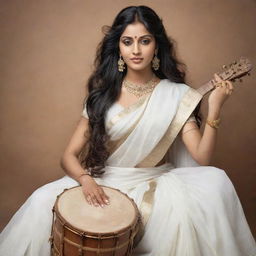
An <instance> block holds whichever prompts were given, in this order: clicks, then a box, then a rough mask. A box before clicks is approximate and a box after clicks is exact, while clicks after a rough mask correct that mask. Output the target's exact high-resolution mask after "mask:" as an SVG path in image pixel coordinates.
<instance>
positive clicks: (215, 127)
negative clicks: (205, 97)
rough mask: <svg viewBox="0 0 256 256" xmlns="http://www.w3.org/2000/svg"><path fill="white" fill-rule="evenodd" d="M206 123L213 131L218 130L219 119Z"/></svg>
mask: <svg viewBox="0 0 256 256" xmlns="http://www.w3.org/2000/svg"><path fill="white" fill-rule="evenodd" d="M206 123H207V124H208V125H210V126H211V127H212V128H214V129H218V128H219V124H220V118H219V119H215V120H212V121H210V120H206Z"/></svg>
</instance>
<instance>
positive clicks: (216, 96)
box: [208, 74, 234, 111]
mask: <svg viewBox="0 0 256 256" xmlns="http://www.w3.org/2000/svg"><path fill="white" fill-rule="evenodd" d="M214 78H215V81H216V82H217V84H216V88H215V89H214V90H213V91H212V92H211V94H210V96H209V98H208V103H209V110H213V111H220V109H221V107H222V105H223V103H224V102H225V101H226V100H227V98H228V97H229V96H230V95H231V93H232V91H233V90H234V87H233V85H232V83H231V82H230V81H229V80H227V81H224V80H222V79H221V78H220V77H219V76H218V75H217V74H214Z"/></svg>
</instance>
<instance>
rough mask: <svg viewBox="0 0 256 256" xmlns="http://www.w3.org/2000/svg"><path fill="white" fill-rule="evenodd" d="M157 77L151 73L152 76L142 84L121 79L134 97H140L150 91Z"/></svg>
mask: <svg viewBox="0 0 256 256" xmlns="http://www.w3.org/2000/svg"><path fill="white" fill-rule="evenodd" d="M157 82H158V79H157V77H156V76H155V74H153V77H152V78H151V79H150V80H149V81H148V82H146V83H144V84H135V83H132V82H130V81H127V80H123V83H122V85H123V86H124V87H125V88H126V89H127V91H128V92H130V93H132V94H134V95H135V96H136V97H138V98H139V97H141V96H142V95H145V94H147V93H149V92H152V91H153V90H154V88H155V86H156V85H157Z"/></svg>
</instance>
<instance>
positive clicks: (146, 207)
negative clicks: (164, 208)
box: [134, 179, 157, 244]
mask: <svg viewBox="0 0 256 256" xmlns="http://www.w3.org/2000/svg"><path fill="white" fill-rule="evenodd" d="M148 185H149V189H148V190H147V191H146V192H145V193H144V195H143V198H142V202H141V204H140V207H139V210H140V214H141V216H142V221H141V223H140V227H139V231H138V233H137V235H136V237H135V240H134V243H135V244H138V243H139V241H140V240H141V239H142V237H143V235H144V232H145V227H146V225H147V222H148V220H149V217H150V216H151V213H152V207H153V201H154V195H155V191H156V187H157V181H156V180H155V179H151V180H149V181H148Z"/></svg>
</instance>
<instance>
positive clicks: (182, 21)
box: [0, 0, 256, 234]
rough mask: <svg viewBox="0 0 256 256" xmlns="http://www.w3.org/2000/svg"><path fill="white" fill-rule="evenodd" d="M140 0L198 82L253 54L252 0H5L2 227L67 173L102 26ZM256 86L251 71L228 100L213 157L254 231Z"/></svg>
mask: <svg viewBox="0 0 256 256" xmlns="http://www.w3.org/2000/svg"><path fill="white" fill-rule="evenodd" d="M140 4H145V5H148V6H150V7H152V8H153V9H155V10H156V12H157V13H158V14H159V15H160V16H161V17H162V18H163V22H164V25H165V26H166V30H167V32H168V34H169V35H170V36H172V37H173V38H174V39H175V40H176V41H177V43H178V54H179V56H180V57H181V59H182V60H183V61H184V62H185V63H186V64H187V67H188V83H189V84H190V85H191V86H193V87H195V88H196V87H198V86H199V85H201V84H202V83H204V82H206V81H208V80H209V79H210V78H211V77H212V74H213V73H214V72H216V71H220V68H221V66H222V65H223V64H228V63H230V62H231V61H234V60H235V59H237V58H239V57H240V56H247V57H248V58H250V59H251V61H252V62H253V63H255V61H256V51H255V45H256V33H255V25H256V2H255V1H253V0H240V1H239V0H215V1H213V0H200V1H199V0H190V1H178V0H169V1H164V0H159V1H128V0H122V1H117V0H115V1H114V0H108V1H99V0H96V1H95V0H94V1H92V0H91V1H88V0H87V1H85V0H58V1H57V0H56V1H51V0H41V1H40V0H37V1H34V0H24V1H19V0H12V1H3V0H2V1H1V6H0V9H1V12H0V19H1V25H0V29H1V31H0V35H1V47H0V56H1V57H0V65H1V67H0V70H1V75H0V79H1V81H0V86H1V94H0V95H1V96H0V97H1V98H0V116H1V118H0V120H1V130H0V131H1V147H0V150H1V152H0V157H1V166H0V168H1V177H0V188H1V198H0V201H1V213H0V215H1V219H0V225H1V226H0V228H2V227H3V226H4V225H5V224H6V223H7V221H8V220H9V219H10V217H11V216H12V214H13V213H14V212H15V211H16V210H17V209H18V208H19V207H20V206H21V204H22V203H23V202H24V201H25V199H26V198H27V197H28V196H29V195H30V194H31V193H32V191H33V190H35V189H36V188H38V187H39V186H41V185H43V184H45V183H47V182H50V181H53V180H55V179H57V178H60V177H61V176H63V174H64V173H63V171H62V170H61V168H60V166H59V159H60V156H61V154H62V152H63V150H64V148H65V146H66V144H67V142H68V140H69V138H70V136H71V134H72V132H73V130H74V128H75V126H76V123H77V120H78V119H79V116H80V112H81V110H82V101H83V98H84V95H85V89H84V85H85V83H86V80H87V78H88V76H89V74H90V73H91V70H92V64H93V59H94V56H95V49H96V46H97V44H98V42H99V41H100V39H101V38H102V33H101V27H102V26H103V25H106V24H107V25H110V24H111V23H112V20H113V18H114V16H115V15H116V14H117V13H118V11H120V10H121V9H122V8H124V7H126V6H128V5H140ZM255 96H256V90H255V73H254V72H252V76H251V77H247V78H245V79H244V82H243V83H242V84H241V85H240V84H238V85H237V90H236V91H235V92H234V94H233V95H232V98H230V100H229V101H228V102H227V103H225V108H224V109H223V112H222V124H221V129H220V130H219V137H218V143H217V144H218V145H217V152H216V154H215V156H214V161H213V164H214V165H216V166H218V167H220V168H223V169H225V170H226V172H227V173H228V175H229V177H230V178H231V180H232V181H233V183H234V185H235V187H236V189H237V193H238V195H239V197H240V199H241V202H242V205H243V207H244V210H245V213H246V216H247V219H248V221H249V223H250V226H251V228H252V229H253V231H254V232H255V227H256V215H255V210H256V206H255V197H256V191H255V180H254V178H255V173H256V171H255V166H256V157H255V156H256V155H255V153H256V152H255V146H256V143H255V131H256V116H255V103H256V98H255ZM204 106H206V105H204ZM204 111H205V107H204ZM254 234H255V233H254Z"/></svg>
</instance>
